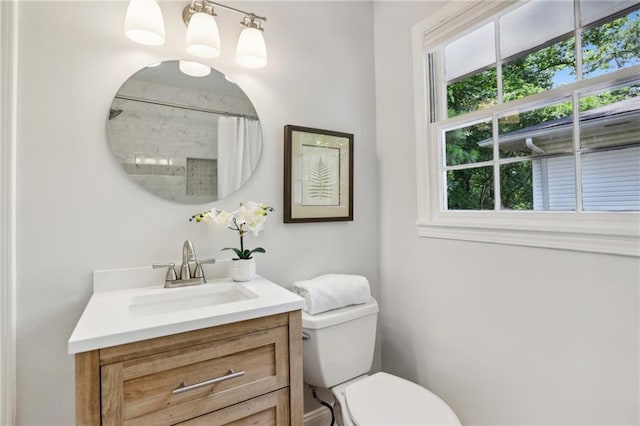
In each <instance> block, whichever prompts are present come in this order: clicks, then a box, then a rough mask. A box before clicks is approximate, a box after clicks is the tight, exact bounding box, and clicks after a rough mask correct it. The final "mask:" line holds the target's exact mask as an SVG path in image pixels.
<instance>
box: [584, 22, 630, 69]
mask: <svg viewBox="0 0 640 426" xmlns="http://www.w3.org/2000/svg"><path fill="white" fill-rule="evenodd" d="M582 58H583V59H582V63H583V66H582V73H583V75H584V77H585V78H589V77H595V76H597V75H602V74H606V73H608V72H612V71H615V70H619V69H622V68H628V67H630V66H633V65H638V64H640V11H638V10H636V11H634V12H631V13H629V14H628V15H626V16H623V17H621V18H618V19H615V20H613V21H610V22H606V23H604V24H602V25H600V26H597V27H594V28H591V29H590V30H587V31H585V32H584V33H583V34H582Z"/></svg>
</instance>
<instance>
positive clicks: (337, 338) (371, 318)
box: [302, 298, 378, 388]
mask: <svg viewBox="0 0 640 426" xmlns="http://www.w3.org/2000/svg"><path fill="white" fill-rule="evenodd" d="M377 317H378V304H377V303H376V301H375V299H373V298H371V300H370V301H369V302H368V303H364V304H361V305H353V306H347V307H345V308H341V309H334V310H332V311H327V312H322V313H320V314H316V315H309V314H307V313H306V312H302V330H303V332H304V334H305V340H304V341H303V345H302V346H303V371H304V381H305V382H306V383H308V384H310V385H313V386H318V387H323V388H331V387H333V386H335V385H337V384H339V383H343V382H346V381H347V380H350V379H353V378H355V377H357V376H360V375H363V374H366V373H368V372H369V370H370V369H371V363H372V362H373V350H374V347H375V342H376V319H377ZM307 337H308V338H307Z"/></svg>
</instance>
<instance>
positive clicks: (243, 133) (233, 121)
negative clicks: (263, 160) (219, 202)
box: [218, 116, 262, 198]
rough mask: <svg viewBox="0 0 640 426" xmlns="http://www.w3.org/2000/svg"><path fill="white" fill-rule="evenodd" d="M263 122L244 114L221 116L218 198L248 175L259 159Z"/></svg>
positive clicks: (235, 186)
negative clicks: (261, 125)
mask: <svg viewBox="0 0 640 426" xmlns="http://www.w3.org/2000/svg"><path fill="white" fill-rule="evenodd" d="M261 141H262V130H261V129H260V122H259V121H258V120H253V119H250V118H244V117H231V116H229V117H220V118H218V198H224V197H226V196H227V195H229V194H230V193H232V192H234V191H235V190H236V189H238V188H239V187H240V186H242V184H243V183H244V182H246V181H247V179H249V176H251V172H252V171H253V170H254V169H255V168H256V165H257V164H258V160H259V159H260V150H261Z"/></svg>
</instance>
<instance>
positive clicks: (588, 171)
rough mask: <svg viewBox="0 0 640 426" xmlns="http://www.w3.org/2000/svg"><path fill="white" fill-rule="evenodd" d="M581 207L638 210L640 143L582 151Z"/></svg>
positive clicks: (639, 209) (595, 209)
mask: <svg viewBox="0 0 640 426" xmlns="http://www.w3.org/2000/svg"><path fill="white" fill-rule="evenodd" d="M582 208H583V209H584V210H587V211H598V210H599V211H640V147H638V146H632V147H628V148H623V149H616V150H610V151H599V152H591V153H586V154H582Z"/></svg>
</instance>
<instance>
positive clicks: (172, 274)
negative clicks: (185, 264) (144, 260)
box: [153, 263, 178, 281]
mask: <svg viewBox="0 0 640 426" xmlns="http://www.w3.org/2000/svg"><path fill="white" fill-rule="evenodd" d="M159 268H168V269H167V278H166V281H176V280H177V279H178V275H177V274H176V264H175V263H154V264H153V269H159Z"/></svg>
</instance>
